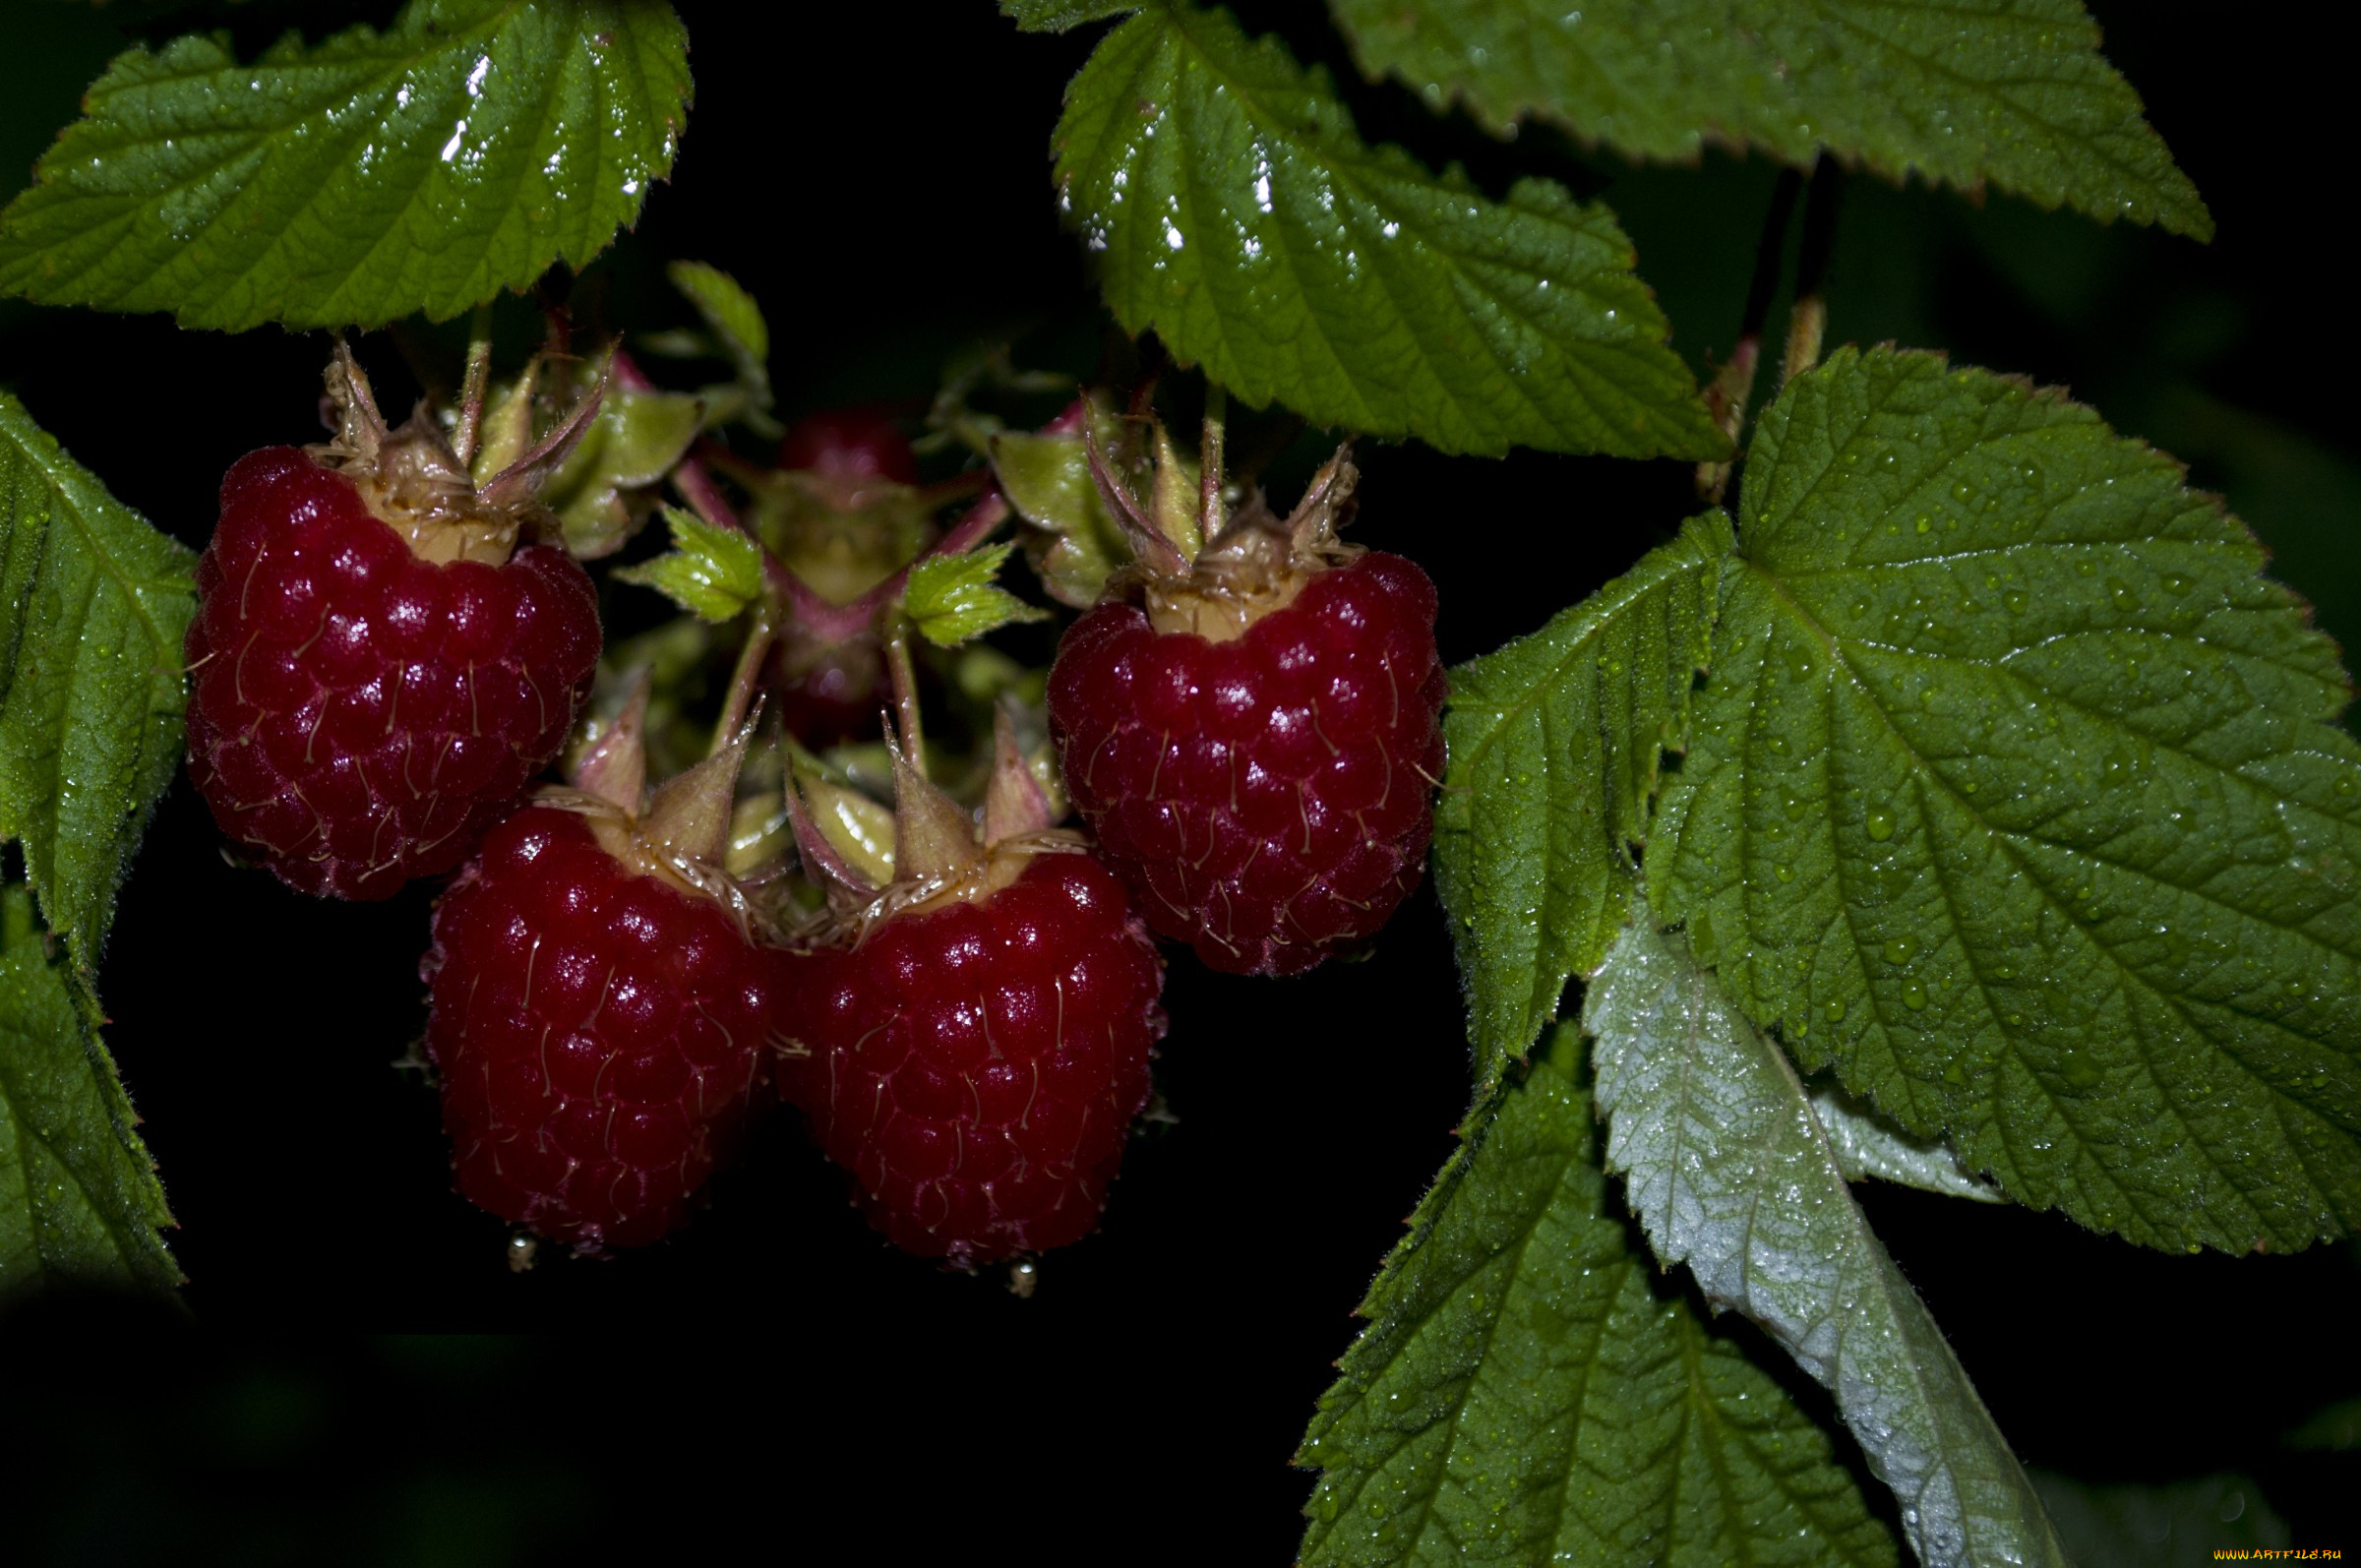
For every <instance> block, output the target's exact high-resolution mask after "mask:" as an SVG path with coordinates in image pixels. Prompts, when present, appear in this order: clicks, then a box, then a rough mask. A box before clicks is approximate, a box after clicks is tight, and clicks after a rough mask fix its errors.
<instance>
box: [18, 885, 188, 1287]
mask: <svg viewBox="0 0 2361 1568" xmlns="http://www.w3.org/2000/svg"><path fill="white" fill-rule="evenodd" d="M46 943H47V937H46V935H44V934H43V932H42V931H41V928H40V924H39V921H38V919H37V918H36V917H35V915H34V913H33V908H32V900H31V898H30V896H29V889H27V888H26V887H25V885H24V884H23V883H15V884H12V885H10V886H8V887H6V888H0V1308H5V1307H8V1306H12V1305H14V1304H16V1303H17V1302H18V1301H20V1300H22V1299H24V1298H25V1297H28V1296H30V1295H32V1294H33V1293H35V1292H37V1291H39V1290H41V1289H43V1288H44V1287H47V1286H52V1285H59V1284H71V1285H81V1286H98V1287H132V1288H136V1289H140V1290H151V1291H170V1290H171V1289H172V1288H173V1287H174V1286H176V1285H178V1284H179V1283H180V1270H179V1269H177V1268H175V1267H174V1266H173V1263H172V1256H171V1254H170V1253H169V1252H167V1251H165V1250H164V1243H163V1240H162V1238H161V1237H160V1236H158V1235H157V1234H156V1232H157V1230H158V1228H159V1227H162V1226H166V1225H170V1224H171V1223H172V1216H171V1213H170V1211H168V1210H167V1209H166V1208H165V1207H164V1191H163V1188H162V1187H160V1186H158V1185H157V1184H156V1179H155V1165H154V1162H153V1161H151V1160H150V1159H149V1157H148V1151H147V1150H146V1149H145V1148H144V1147H142V1146H141V1143H140V1139H139V1135H138V1134H137V1133H136V1132H134V1131H133V1130H132V1128H133V1126H134V1124H135V1123H136V1121H137V1120H138V1118H137V1117H136V1116H133V1115H132V1110H131V1102H130V1101H129V1100H128V1099H126V1098H125V1096H124V1094H123V1086H122V1083H121V1082H120V1081H119V1080H118V1079H117V1078H116V1076H115V1065H114V1062H113V1061H111V1060H110V1059H108V1057H107V1055H106V1050H105V1048H104V1047H103V1046H101V1045H100V1044H99V1043H98V1040H97V1037H96V1036H95V1034H93V1033H92V1032H91V1026H90V1022H89V1019H88V1018H87V1016H86V1014H85V1010H84V1008H83V1007H82V1006H81V1005H80V1003H79V1001H78V999H77V995H76V993H77V991H78V990H79V988H78V987H77V986H75V985H74V984H72V983H71V981H70V979H69V975H68V971H67V968H66V966H65V965H64V963H62V962H61V961H59V960H58V959H55V958H52V957H51V956H50V955H49V954H48V953H47V952H46V951H45V950H44V949H45V946H46Z"/></svg>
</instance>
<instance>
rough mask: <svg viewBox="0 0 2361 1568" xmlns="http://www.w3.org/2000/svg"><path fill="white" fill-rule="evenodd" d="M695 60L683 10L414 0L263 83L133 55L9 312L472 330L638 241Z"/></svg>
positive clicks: (17, 282) (197, 39)
mask: <svg viewBox="0 0 2361 1568" xmlns="http://www.w3.org/2000/svg"><path fill="white" fill-rule="evenodd" d="M687 51H688V34H687V32H686V31H685V30H683V28H682V27H681V23H680V19H679V18H678V17H676V16H675V15H674V14H673V11H672V8H671V7H670V6H669V5H666V4H664V3H662V0H410V3H409V4H408V5H406V6H404V7H403V9H402V11H401V14H400V16H399V17H398V18H397V19H396V20H395V22H394V23H393V26H392V27H391V28H389V29H387V30H385V31H384V32H383V33H380V32H378V31H377V30H374V29H372V28H368V27H358V28H353V29H350V30H346V31H343V32H339V33H337V34H335V35H334V36H333V37H331V38H329V39H327V40H326V41H324V42H322V43H321V44H320V45H319V46H318V47H316V48H307V47H305V45H304V44H303V42H302V40H301V39H300V38H299V37H297V36H295V35H293V34H290V35H289V36H288V37H287V38H286V39H284V40H282V41H281V42H279V43H277V44H275V45H273V46H272V48H270V49H268V50H266V51H265V52H264V53H263V55H262V56H261V58H259V59H257V60H256V61H254V62H253V63H252V64H251V65H242V64H240V63H239V62H238V60H237V59H236V58H235V57H234V56H233V55H232V54H231V53H230V51H229V49H228V46H227V44H226V43H225V42H224V41H223V39H221V38H219V37H216V36H213V35H210V34H203V33H192V34H189V35H188V36H185V37H181V38H176V39H174V40H172V41H171V42H170V43H168V44H166V45H165V46H164V47H163V48H161V49H159V50H154V51H151V50H149V49H147V48H145V47H139V48H134V49H131V50H129V51H128V52H126V53H124V54H122V55H121V56H119V57H117V58H116V60H115V61H114V63H113V64H112V65H110V66H108V67H107V70H106V74H105V75H104V76H102V77H100V78H99V79H98V81H97V82H96V84H94V85H93V86H92V87H91V90H90V92H89V94H88V95H87V96H86V98H85V100H84V104H85V111H86V112H85V116H84V118H83V119H81V120H79V121H77V122H76V123H75V124H73V125H71V126H69V127H67V129H66V131H65V133H64V134H63V135H62V136H61V137H60V138H59V139H58V143H57V145H56V146H55V147H54V148H52V149H51V150H50V151H49V152H48V153H47V155H45V156H44V157H43V158H42V159H41V161H40V164H39V166H38V167H37V168H36V169H35V171H34V184H33V185H32V187H31V188H30V190H28V191H26V192H25V193H24V194H23V195H21V196H19V197H18V198H17V199H16V201H14V202H13V203H11V204H10V205H9V208H8V210H7V211H5V212H0V292H7V293H13V294H21V295H23V296H25V297H26V298H28V299H30V300H33V301H36V302H38V303H41V304H48V305H95V306H98V307H100V308H102V309H106V310H117V311H151V310H160V311H170V312H172V313H173V315H174V316H175V317H176V318H177V319H178V320H179V322H180V324H181V325H182V326H184V327H210V328H219V329H222V330H224V331H230V332H237V331H243V330H245V329H247V328H251V327H258V326H260V325H262V324H263V323H265V322H272V321H275V322H281V323H284V324H285V325H287V326H289V327H345V326H359V327H370V326H377V325H380V324H382V323H385V322H390V321H393V320H395V319H397V318H399V317H403V316H407V315H410V314H411V313H413V312H416V311H424V312H426V313H427V314H428V315H429V316H432V317H435V318H437V319H441V318H444V317H449V316H455V315H457V314H458V313H460V312H461V311H464V310H466V309H468V308H469V307H471V306H473V305H475V304H477V303H478V302H480V301H483V300H486V299H489V298H491V297H492V296H493V295H495V294H497V293H499V292H500V291H501V290H502V289H504V288H523V287H525V286H526V285H528V284H529V283H531V282H532V281H533V279H534V278H536V277H538V276H539V275H540V274H541V273H542V272H543V271H547V269H548V268H549V267H550V265H551V264H552V263H554V262H559V261H563V262H566V263H568V264H570V265H572V266H574V267H577V268H578V267H580V266H581V265H582V264H583V263H585V262H587V261H588V260H589V259H590V258H591V257H592V256H594V255H596V254H597V253H598V252H599V251H600V250H602V249H604V248H605V246H606V244H607V242H608V241H609V240H610V239H612V238H613V236H614V233H615V230H616V228H617V227H618V226H619V225H622V224H626V223H630V222H633V221H634V220H636V217H637V216H638V212H639V208H640V204H641V203H642V202H643V201H644V200H645V199H646V194H647V189H648V187H649V185H650V184H651V183H653V182H654V181H655V180H658V179H661V178H662V177H663V176H664V175H665V173H666V172H667V171H668V170H669V169H670V168H671V166H672V157H673V151H674V148H675V147H676V145H677V144H678V141H679V138H680V134H681V130H682V127H683V125H684V123H685V121H686V116H687V105H688V99H689V90H690V83H689V68H688V58H687Z"/></svg>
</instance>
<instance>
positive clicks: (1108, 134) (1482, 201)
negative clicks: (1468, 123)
mask: <svg viewBox="0 0 2361 1568" xmlns="http://www.w3.org/2000/svg"><path fill="white" fill-rule="evenodd" d="M1056 145H1057V151H1058V181H1059V191H1060V193H1061V194H1060V198H1059V200H1060V203H1061V205H1062V206H1063V208H1064V210H1065V211H1066V212H1067V214H1068V216H1069V218H1070V220H1071V221H1072V222H1073V223H1074V224H1075V226H1077V227H1078V228H1080V229H1081V231H1082V233H1083V236H1084V239H1085V241H1086V243H1087V244H1088V245H1089V248H1090V249H1091V251H1092V252H1093V253H1094V254H1095V257H1096V260H1097V262H1098V264H1099V281H1100V283H1101V286H1102V287H1103V288H1104V289H1105V291H1106V295H1107V301H1108V304H1109V305H1110V306H1111V307H1112V308H1113V309H1114V311H1115V314H1116V316H1117V317H1118V318H1119V319H1120V321H1121V322H1122V324H1123V326H1124V327H1125V328H1127V329H1129V330H1130V331H1132V332H1143V331H1146V330H1148V329H1151V328H1152V329H1154V330H1155V332H1157V334H1158V335H1159V336H1161V337H1162V338H1163V339H1164V341H1165V343H1166V345H1167V346H1168V347H1170V348H1171V350H1172V351H1173V353H1174V354H1175V355H1176V356H1178V357H1179V358H1180V359H1181V360H1182V361H1183V362H1187V363H1195V364H1202V365H1203V366H1204V367H1205V373H1206V374H1207V375H1208V376H1210V377H1211V378H1212V379H1213V380H1215V381H1216V382H1219V383H1221V384H1222V385H1224V386H1225V387H1227V388H1228V389H1229V390H1230V391H1231V392H1234V393H1236V394H1238V395H1239V396H1241V397H1243V398H1244V399H1245V400H1246V401H1248V402H1250V403H1253V404H1256V405H1257V406H1259V405H1261V404H1264V403H1267V402H1269V401H1271V400H1273V399H1274V398H1275V399H1277V400H1278V401H1280V402H1283V403H1285V404H1287V405H1288V406H1289V407H1291V408H1293V409H1295V410H1296V411H1297V412H1299V413H1302V414H1303V415H1304V416H1306V417H1307V418H1309V419H1311V420H1313V421H1315V422H1317V423H1319V424H1324V425H1345V426H1349V427H1351V428H1353V429H1355V430H1359V431H1363V432H1366V433H1368V434H1370V435H1379V436H1404V435H1409V436H1417V437H1418V438H1420V439H1421V440H1423V441H1425V442H1427V443H1428V444H1429V445H1432V446H1435V447H1438V448H1441V449H1442V450H1444V451H1446V452H1504V451H1506V450H1507V449H1508V448H1509V447H1511V446H1515V445H1520V444H1521V445H1525V446H1530V447H1541V448H1545V449H1548V450H1550V451H1553V452H1611V453H1614V454H1616V455H1619V456H1628V457H1646V456H1659V455H1673V456H1681V457H1712V456H1716V455H1719V454H1720V453H1721V452H1722V450H1723V449H1724V447H1725V442H1724V440H1723V438H1722V435H1721V432H1720V431H1719V430H1717V429H1716V428H1715V426H1714V422H1713V419H1712V417H1711V416H1710V415H1709V414H1708V413H1707V411H1706V408H1705V404H1704V402H1703V401H1702V400H1701V399H1700V398H1699V396H1698V394H1697V388H1696V385H1695V382H1694V381H1693V379H1692V378H1691V377H1690V375H1689V372H1688V368H1687V367H1686V366H1685V365H1684V364H1683V363H1682V362H1681V360H1680V359H1679V357H1678V356H1677V355H1675V354H1674V353H1673V352H1672V351H1671V350H1670V349H1669V348H1667V347H1666V346H1665V331H1666V329H1665V318H1664V315H1663V313H1662V312H1660V311H1659V310H1658V309H1657V308H1656V301H1655V299H1654V298H1653V297H1652V296H1651V295H1650V294H1649V292H1648V289H1647V285H1645V284H1643V283H1642V282H1641V281H1640V280H1639V279H1638V278H1637V277H1635V276H1633V275H1632V272H1631V266H1632V252H1631V243H1630V241H1628V240H1626V239H1625V238H1624V237H1623V231H1622V230H1621V229H1620V228H1618V227H1616V225H1615V220H1614V217H1613V215H1612V214H1610V213H1609V212H1608V211H1606V210H1605V209H1604V207H1601V206H1599V205H1597V204H1590V205H1584V204H1581V203H1577V202H1575V201H1574V200H1573V199H1572V198H1571V197H1569V196H1567V195H1566V193H1565V192H1564V191H1563V190H1561V189H1559V188H1558V187H1557V186H1554V185H1551V184H1549V183H1547V182H1545V181H1542V180H1525V181H1522V182H1520V183H1519V184H1518V185H1517V186H1516V187H1515V188H1514V189H1513V190H1511V191H1510V192H1509V196H1508V200H1507V201H1506V202H1505V203H1494V202H1492V201H1489V200H1487V199H1486V198H1484V197H1483V196H1482V195H1480V194H1479V193H1478V192H1477V190H1476V188H1475V187H1474V186H1473V185H1472V184H1470V183H1469V182H1468V180H1467V179H1466V178H1465V177H1464V176H1462V175H1460V174H1459V173H1458V172H1456V171H1451V172H1447V173H1445V174H1443V175H1442V176H1440V177H1437V176H1436V175H1433V174H1431V173H1429V172H1428V171H1427V170H1425V169H1424V168H1423V167H1421V166H1420V165H1419V164H1418V163H1416V162H1414V161H1413V160H1412V159H1411V157H1410V156H1409V154H1407V153H1405V152H1404V151H1402V150H1401V149H1399V148H1395V147H1382V148H1375V149H1372V148H1370V147H1369V146H1368V145H1366V144H1365V143H1363V142H1362V140H1361V138H1360V136H1359V134H1358V133H1357V132H1356V131H1355V130H1354V128H1353V120H1352V116H1351V115H1350V114H1349V113H1347V111H1346V109H1345V107H1344V105H1343V103H1342V102H1340V101H1339V100H1338V98H1337V96H1336V93H1335V90H1334V87H1333V85H1332V84H1331V83H1330V81H1329V80H1328V78H1327V76H1326V74H1325V73H1323V72H1318V71H1310V72H1307V71H1305V70H1304V69H1303V68H1302V67H1301V66H1299V65H1298V64H1297V63H1296V62H1295V60H1294V59H1293V58H1292V57H1291V56H1290V55H1289V54H1288V52H1287V50H1286V48H1285V46H1284V45H1282V44H1281V43H1279V42H1278V41H1277V40H1276V39H1271V38H1265V39H1262V40H1260V41H1259V42H1257V41H1252V40H1249V39H1248V38H1247V37H1246V35H1245V34H1244V33H1243V32H1241V30H1239V27H1238V24H1237V23H1236V22H1235V21H1233V20H1232V19H1231V17H1230V15H1229V13H1227V12H1225V11H1200V10H1198V9H1196V8H1194V7H1192V6H1188V5H1185V4H1181V3H1178V0H1175V3H1168V4H1158V5H1155V6H1153V7H1152V8H1150V9H1148V10H1147V11H1145V12H1143V13H1142V14H1141V15H1139V16H1136V17H1134V18H1132V19H1131V20H1130V21H1128V22H1126V23H1124V24H1123V25H1122V26H1121V27H1120V28H1118V29H1117V30H1115V31H1113V32H1111V33H1109V34H1108V35H1107V37H1106V38H1105V39H1104V40H1102V41H1101V43H1100V44H1099V46H1098V48H1097V50H1096V51H1095V52H1094V53H1093V54H1092V55H1091V57H1090V61H1089V63H1088V64H1086V65H1085V66H1084V67H1083V68H1082V72H1081V74H1080V75H1079V76H1077V77H1076V78H1075V79H1074V81H1073V84H1072V85H1071V86H1070V87H1069V88H1068V89H1067V90H1066V101H1065V113H1064V114H1063V116H1062V117H1061V118H1060V119H1059V122H1058V133H1057V143H1056Z"/></svg>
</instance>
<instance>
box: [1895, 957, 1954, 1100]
mask: <svg viewBox="0 0 2361 1568" xmlns="http://www.w3.org/2000/svg"><path fill="white" fill-rule="evenodd" d="M1902 1004H1903V1005H1904V1006H1905V1007H1907V1008H1909V1009H1910V1011H1912V1012H1924V1011H1926V988H1925V987H1924V986H1921V985H1920V984H1918V982H1916V981H1915V980H1906V981H1904V982H1903V983H1902ZM1958 1070H1959V1068H1958V1066H1957V1064H1954V1065H1953V1067H1952V1068H1951V1069H1950V1070H1949V1071H1947V1072H1945V1073H1944V1074H1943V1076H1945V1077H1946V1078H1948V1077H1950V1076H1951V1074H1952V1073H1953V1072H1957V1071H1958Z"/></svg>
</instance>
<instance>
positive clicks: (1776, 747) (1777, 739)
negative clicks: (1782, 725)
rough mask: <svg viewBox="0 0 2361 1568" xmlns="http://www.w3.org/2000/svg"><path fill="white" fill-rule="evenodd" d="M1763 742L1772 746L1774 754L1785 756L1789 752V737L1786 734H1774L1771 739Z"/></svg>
mask: <svg viewBox="0 0 2361 1568" xmlns="http://www.w3.org/2000/svg"><path fill="white" fill-rule="evenodd" d="M1763 744H1764V745H1766V746H1768V747H1770V749H1771V754H1772V755H1773V756H1785V755H1786V754H1787V738H1786V736H1784V735H1774V736H1772V737H1771V739H1770V740H1768V741H1766V742H1764V743H1763Z"/></svg>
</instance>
